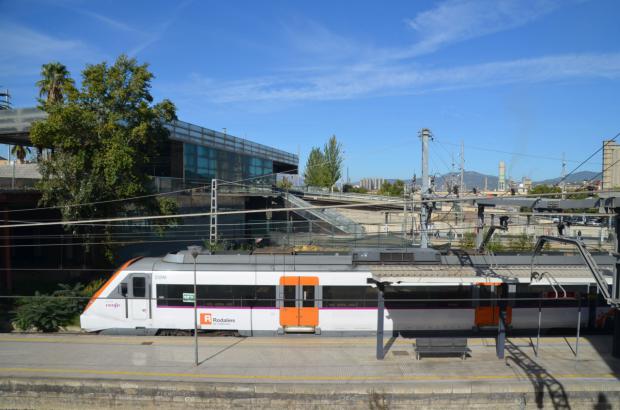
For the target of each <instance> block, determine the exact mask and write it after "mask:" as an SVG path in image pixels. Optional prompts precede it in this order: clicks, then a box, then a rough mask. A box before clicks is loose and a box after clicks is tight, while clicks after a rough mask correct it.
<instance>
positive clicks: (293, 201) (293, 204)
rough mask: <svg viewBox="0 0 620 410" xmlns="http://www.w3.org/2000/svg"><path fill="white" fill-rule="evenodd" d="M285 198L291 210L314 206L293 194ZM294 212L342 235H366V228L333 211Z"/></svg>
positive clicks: (308, 210)
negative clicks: (326, 225) (322, 223)
mask: <svg viewBox="0 0 620 410" xmlns="http://www.w3.org/2000/svg"><path fill="white" fill-rule="evenodd" d="M283 198H284V202H285V204H286V206H287V207H290V208H308V207H312V204H310V203H309V202H307V201H305V200H303V199H301V198H299V197H298V196H295V195H293V194H291V193H285V194H283ZM293 212H295V213H296V214H298V215H299V216H301V217H303V218H305V219H308V220H320V221H323V222H325V223H327V224H329V225H330V226H333V227H334V228H335V229H337V230H338V231H340V232H342V233H346V234H351V235H355V236H356V237H358V236H362V235H363V234H364V228H363V227H362V226H361V225H360V224H358V223H357V222H355V221H353V220H351V219H349V218H347V217H346V216H344V215H341V214H340V213H339V212H338V211H335V210H332V209H299V210H297V211H293Z"/></svg>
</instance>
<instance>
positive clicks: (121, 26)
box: [75, 9, 144, 34]
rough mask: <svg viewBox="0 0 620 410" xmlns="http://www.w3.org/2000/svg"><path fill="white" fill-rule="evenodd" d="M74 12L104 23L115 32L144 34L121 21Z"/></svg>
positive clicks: (95, 14)
mask: <svg viewBox="0 0 620 410" xmlns="http://www.w3.org/2000/svg"><path fill="white" fill-rule="evenodd" d="M75 11H77V12H78V13H81V14H84V15H85V16H89V17H91V18H93V19H95V20H98V21H100V22H101V23H104V24H105V25H107V26H109V27H111V28H113V29H115V30H122V31H127V32H133V33H139V34H144V33H143V32H142V31H140V30H138V29H136V28H135V27H132V26H130V25H129V24H127V23H125V22H123V21H120V20H116V19H113V18H111V17H108V16H105V15H103V14H100V13H95V12H94V11H90V10H84V9H75Z"/></svg>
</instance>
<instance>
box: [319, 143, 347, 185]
mask: <svg viewBox="0 0 620 410" xmlns="http://www.w3.org/2000/svg"><path fill="white" fill-rule="evenodd" d="M342 154H343V151H342V144H341V143H339V142H338V140H337V139H336V136H335V135H332V137H331V138H330V139H329V141H327V144H325V147H324V148H323V157H324V158H325V171H324V173H325V184H326V186H328V187H329V189H330V190H331V191H333V190H334V185H336V182H338V180H339V179H340V177H341V176H342V163H343V161H344V158H343V156H342Z"/></svg>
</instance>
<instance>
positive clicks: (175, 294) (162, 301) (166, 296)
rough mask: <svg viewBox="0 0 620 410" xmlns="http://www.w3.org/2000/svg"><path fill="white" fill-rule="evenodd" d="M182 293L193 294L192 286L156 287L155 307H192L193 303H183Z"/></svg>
mask: <svg viewBox="0 0 620 410" xmlns="http://www.w3.org/2000/svg"><path fill="white" fill-rule="evenodd" d="M183 293H194V286H192V285H157V306H190V305H193V303H188V302H183ZM199 293H200V292H199Z"/></svg>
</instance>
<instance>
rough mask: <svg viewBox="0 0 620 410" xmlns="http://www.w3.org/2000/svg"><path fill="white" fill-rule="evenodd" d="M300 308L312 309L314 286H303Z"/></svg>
mask: <svg viewBox="0 0 620 410" xmlns="http://www.w3.org/2000/svg"><path fill="white" fill-rule="evenodd" d="M301 291H302V298H303V300H302V307H314V303H315V300H314V286H303V287H302V289H301Z"/></svg>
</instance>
